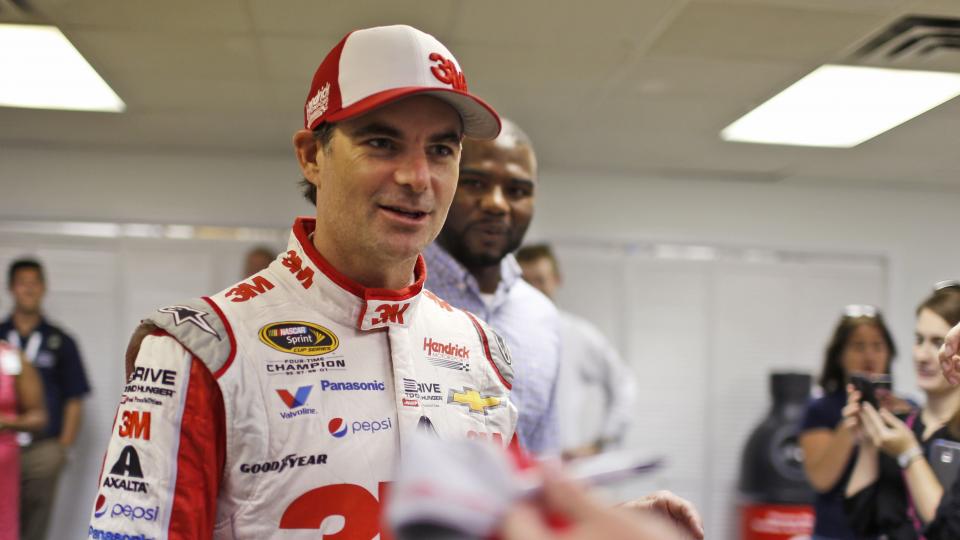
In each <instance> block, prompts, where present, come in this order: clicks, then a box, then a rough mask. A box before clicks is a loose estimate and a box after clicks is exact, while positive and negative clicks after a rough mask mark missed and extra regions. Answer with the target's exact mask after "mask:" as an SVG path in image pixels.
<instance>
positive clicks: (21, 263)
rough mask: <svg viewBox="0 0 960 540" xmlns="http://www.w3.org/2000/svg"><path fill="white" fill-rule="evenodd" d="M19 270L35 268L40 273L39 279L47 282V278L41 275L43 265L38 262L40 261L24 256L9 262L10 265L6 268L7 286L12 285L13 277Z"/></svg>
mask: <svg viewBox="0 0 960 540" xmlns="http://www.w3.org/2000/svg"><path fill="white" fill-rule="evenodd" d="M21 270H36V271H37V274H39V275H40V281H42V282H44V283H46V282H47V278H46V277H44V275H43V265H42V264H40V261H38V260H36V259H31V258H28V257H24V258H21V259H17V260H15V261H13V262H12V263H10V267H9V268H8V269H7V288H9V287H12V286H13V277H14V276H15V275H16V274H17V272H19V271H21Z"/></svg>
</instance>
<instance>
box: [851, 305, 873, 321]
mask: <svg viewBox="0 0 960 540" xmlns="http://www.w3.org/2000/svg"><path fill="white" fill-rule="evenodd" d="M879 314H880V310H879V309H877V306H871V305H870V304H850V305H848V306H846V307H845V308H843V316H844V317H850V318H851V319H857V318H860V317H869V318H871V319H872V318H876V316H877V315H879Z"/></svg>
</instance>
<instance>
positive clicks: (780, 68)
mask: <svg viewBox="0 0 960 540" xmlns="http://www.w3.org/2000/svg"><path fill="white" fill-rule="evenodd" d="M809 71H810V70H809V68H808V67H807V65H806V64H803V63H793V62H740V61H733V60H710V59H705V58H697V57H690V56H663V55H650V56H647V57H645V58H643V59H642V60H640V61H639V62H637V63H636V64H635V65H634V66H633V67H631V69H630V71H629V72H627V74H626V76H624V77H622V78H620V79H619V80H618V81H616V84H615V85H613V86H611V87H610V88H609V91H608V95H610V96H611V97H627V98H634V99H643V98H646V97H652V98H657V97H660V98H668V97H672V98H692V97H697V98H706V99H712V98H717V97H719V98H736V99H740V100H746V101H748V102H749V101H751V100H753V99H758V100H760V101H762V100H765V99H767V98H768V97H769V96H770V95H772V94H773V93H775V92H779V91H780V90H782V89H784V88H786V87H787V86H788V85H790V84H792V83H794V82H795V81H796V80H797V79H799V78H800V77H802V76H804V75H806V74H807V73H808V72H809Z"/></svg>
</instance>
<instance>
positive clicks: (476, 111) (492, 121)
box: [323, 86, 500, 140]
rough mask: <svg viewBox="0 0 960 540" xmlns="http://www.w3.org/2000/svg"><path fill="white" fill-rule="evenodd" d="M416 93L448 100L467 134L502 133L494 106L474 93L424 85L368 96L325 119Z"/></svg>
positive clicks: (491, 136)
mask: <svg viewBox="0 0 960 540" xmlns="http://www.w3.org/2000/svg"><path fill="white" fill-rule="evenodd" d="M413 95H428V96H432V97H435V98H437V99H441V100H443V101H445V102H447V103H448V104H449V105H450V106H451V107H453V108H454V109H456V110H457V112H458V113H459V114H460V118H461V119H462V120H463V134H464V136H466V137H470V138H472V139H483V140H489V139H494V138H496V137H497V135H499V134H500V116H499V115H498V114H497V111H495V110H493V107H491V106H490V105H488V104H487V103H486V102H485V101H483V100H482V99H480V98H478V97H476V96H474V95H472V94H468V93H466V92H461V91H459V90H454V89H452V88H451V89H444V88H436V87H422V86H415V87H408V88H393V89H391V90H386V91H384V92H378V93H376V94H373V95H372V96H367V97H365V98H363V99H361V100H360V101H358V102H356V103H354V104H353V105H350V106H349V107H346V108H343V109H341V110H339V111H337V112H335V113H333V114H331V115H329V116H327V117H325V118H324V119H323V120H325V121H327V122H339V121H341V120H347V119H350V118H353V117H355V116H359V115H361V114H364V113H368V112H370V111H372V110H373V109H376V108H378V107H382V106H384V105H387V104H389V103H393V102H394V101H397V100H398V99H402V98H405V97H410V96H413Z"/></svg>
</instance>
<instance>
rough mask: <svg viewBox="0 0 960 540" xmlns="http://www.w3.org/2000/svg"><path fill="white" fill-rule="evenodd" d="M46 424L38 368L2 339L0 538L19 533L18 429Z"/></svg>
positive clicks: (11, 538)
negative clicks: (0, 494)
mask: <svg viewBox="0 0 960 540" xmlns="http://www.w3.org/2000/svg"><path fill="white" fill-rule="evenodd" d="M46 425H47V411H46V409H45V408H44V405H43V386H42V384H41V382H40V376H39V375H37V371H36V369H34V367H33V366H32V365H31V364H30V362H26V361H24V360H23V356H22V355H21V354H20V353H19V352H17V350H16V349H14V348H13V347H12V346H10V345H8V344H7V343H6V342H3V341H0V493H2V494H3V495H2V496H0V540H17V539H18V538H19V537H20V505H19V503H20V445H18V444H17V432H18V431H40V430H42V429H43V428H44V427H46Z"/></svg>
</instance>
